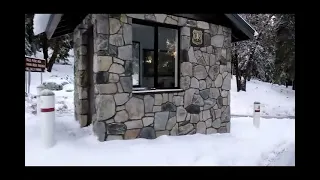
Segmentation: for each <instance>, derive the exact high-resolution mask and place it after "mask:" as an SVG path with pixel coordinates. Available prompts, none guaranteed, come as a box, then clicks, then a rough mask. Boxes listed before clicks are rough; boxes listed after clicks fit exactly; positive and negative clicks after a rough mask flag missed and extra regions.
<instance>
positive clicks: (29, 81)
mask: <svg viewBox="0 0 320 180" xmlns="http://www.w3.org/2000/svg"><path fill="white" fill-rule="evenodd" d="M30 84H31V71H30V70H29V71H28V94H29V93H30Z"/></svg>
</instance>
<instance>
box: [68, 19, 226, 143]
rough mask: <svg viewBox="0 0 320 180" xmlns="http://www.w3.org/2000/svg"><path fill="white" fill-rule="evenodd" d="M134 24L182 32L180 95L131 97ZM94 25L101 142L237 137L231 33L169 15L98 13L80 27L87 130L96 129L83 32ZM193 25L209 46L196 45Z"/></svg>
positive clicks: (80, 90)
mask: <svg viewBox="0 0 320 180" xmlns="http://www.w3.org/2000/svg"><path fill="white" fill-rule="evenodd" d="M132 18H137V19H146V20H149V21H156V22H160V23H167V24H173V25H178V26H181V33H180V34H181V37H180V52H181V53H180V69H181V72H180V87H181V89H183V90H182V91H181V92H172V93H171V92H168V93H155V92H152V93H144V94H141V93H139V94H135V93H132V77H131V74H132V69H131V67H132V64H131V60H132ZM91 25H93V27H94V32H93V33H94V42H95V43H94V60H93V61H94V62H93V70H94V73H95V75H94V83H95V85H94V87H95V114H94V115H93V131H94V133H95V135H96V136H97V137H98V140H99V141H104V140H113V139H134V138H137V137H141V138H148V139H153V138H156V137H158V136H161V135H185V134H194V133H203V134H211V133H217V132H218V133H226V132H230V106H229V105H230V92H229V90H230V86H231V52H230V48H231V30H230V29H229V28H225V27H222V26H217V25H214V24H208V23H206V22H202V21H194V20H190V19H186V18H181V17H175V16H171V15H165V14H112V15H111V14H110V15H106V14H93V15H88V17H87V18H86V19H84V20H83V23H82V24H80V25H79V26H78V27H77V28H76V30H75V35H74V36H75V48H74V49H75V75H76V78H75V79H77V80H76V82H75V83H76V84H75V106H76V113H75V115H76V117H77V119H78V120H79V121H80V124H89V123H90V122H88V121H87V112H88V111H87V109H88V102H87V100H86V99H87V98H86V97H87V96H88V95H87V89H88V85H87V84H86V81H87V77H86V75H87V73H86V71H85V68H86V62H85V61H83V59H84V58H82V57H83V55H84V54H85V52H86V46H85V40H84V39H85V38H84V37H83V36H82V34H83V32H84V31H85V29H87V28H88V27H89V26H91ZM190 27H198V28H201V29H204V32H205V34H204V47H201V48H199V47H192V46H191V45H190ZM86 108H87V109H86Z"/></svg>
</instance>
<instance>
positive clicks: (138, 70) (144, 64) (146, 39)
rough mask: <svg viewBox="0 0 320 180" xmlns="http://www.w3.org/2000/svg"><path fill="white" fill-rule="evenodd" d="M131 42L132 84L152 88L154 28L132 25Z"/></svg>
mask: <svg viewBox="0 0 320 180" xmlns="http://www.w3.org/2000/svg"><path fill="white" fill-rule="evenodd" d="M132 41H133V44H135V46H134V47H133V64H132V67H133V69H132V70H133V75H132V81H133V82H132V83H133V85H134V86H139V85H140V86H141V87H148V88H152V87H154V73H153V72H154V71H153V62H154V56H153V51H154V27H152V26H146V25H141V24H133V25H132ZM137 44H138V45H137ZM138 52H139V53H138ZM151 68H152V69H151ZM146 70H147V71H146Z"/></svg>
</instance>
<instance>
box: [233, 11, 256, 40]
mask: <svg viewBox="0 0 320 180" xmlns="http://www.w3.org/2000/svg"><path fill="white" fill-rule="evenodd" d="M238 16H239V17H240V18H241V19H242V20H243V21H244V22H246V23H247V24H248V26H250V28H251V29H253V30H254V34H253V35H254V36H258V34H259V33H258V32H257V31H256V30H255V29H254V28H253V27H252V26H251V24H250V23H248V22H247V21H246V20H245V19H243V18H242V17H241V16H240V14H238Z"/></svg>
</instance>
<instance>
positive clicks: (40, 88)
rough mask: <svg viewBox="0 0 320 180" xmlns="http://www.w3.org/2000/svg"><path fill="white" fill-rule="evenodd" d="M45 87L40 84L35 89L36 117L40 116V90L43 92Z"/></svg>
mask: <svg viewBox="0 0 320 180" xmlns="http://www.w3.org/2000/svg"><path fill="white" fill-rule="evenodd" d="M44 88H45V86H44V85H42V84H40V85H39V86H38V87H37V116H39V115H40V93H41V91H42V90H44Z"/></svg>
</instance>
